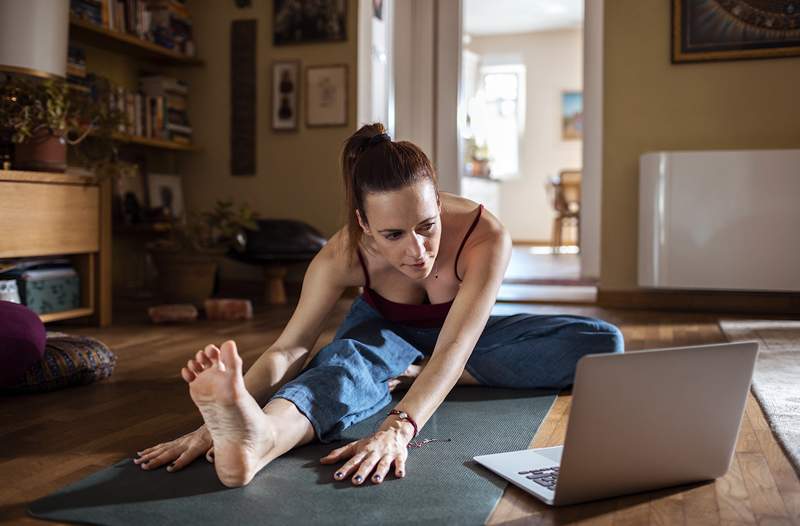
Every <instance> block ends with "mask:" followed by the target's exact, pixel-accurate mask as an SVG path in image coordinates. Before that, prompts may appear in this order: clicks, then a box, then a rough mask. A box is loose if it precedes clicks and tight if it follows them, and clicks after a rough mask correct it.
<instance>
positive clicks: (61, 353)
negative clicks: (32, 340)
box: [2, 332, 117, 393]
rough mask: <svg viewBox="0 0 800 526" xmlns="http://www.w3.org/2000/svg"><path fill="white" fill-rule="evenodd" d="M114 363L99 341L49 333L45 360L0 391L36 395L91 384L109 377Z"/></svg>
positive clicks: (115, 360) (113, 359)
mask: <svg viewBox="0 0 800 526" xmlns="http://www.w3.org/2000/svg"><path fill="white" fill-rule="evenodd" d="M116 363H117V357H116V355H114V353H113V352H111V350H110V349H109V348H108V347H106V345H105V344H104V343H103V342H101V341H99V340H96V339H94V338H89V337H87V336H72V335H69V334H64V333H60V332H48V333H47V343H46V345H45V352H44V357H43V358H42V359H41V360H39V361H38V362H36V363H35V364H34V365H33V366H32V367H30V368H29V369H28V370H27V371H25V374H24V376H23V377H22V378H21V379H20V380H19V381H18V382H16V383H15V384H14V385H11V386H5V387H3V388H2V391H4V392H6V393H38V392H45V391H53V390H56V389H62V388H64V387H69V386H74V385H85V384H90V383H92V382H96V381H98V380H102V379H103V378H108V377H109V376H111V373H112V372H113V371H114V365H116Z"/></svg>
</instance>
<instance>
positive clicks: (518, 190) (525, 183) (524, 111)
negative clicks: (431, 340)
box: [458, 0, 599, 303]
mask: <svg viewBox="0 0 800 526" xmlns="http://www.w3.org/2000/svg"><path fill="white" fill-rule="evenodd" d="M461 35H462V36H461V39H462V40H461V42H462V46H461V85H460V89H461V105H462V111H459V115H460V116H462V118H460V122H459V126H458V134H459V141H460V147H461V151H462V152H463V156H462V157H463V159H462V170H461V185H460V186H461V195H464V196H465V197H468V198H470V199H472V200H474V201H476V202H480V203H483V204H484V206H485V207H487V208H488V209H489V210H490V211H491V212H492V213H493V214H495V215H496V216H497V217H498V218H500V220H501V221H502V222H503V223H504V224H505V225H506V227H507V228H508V230H509V231H510V233H511V237H512V239H513V241H514V246H513V254H512V260H511V263H510V265H509V268H508V270H507V272H506V279H505V280H504V282H503V286H502V287H501V289H500V292H499V294H498V301H514V302H520V301H534V302H538V301H548V302H553V301H565V302H569V303H593V302H594V301H595V298H596V284H597V279H596V274H595V275H594V276H592V275H587V274H586V273H584V272H582V269H581V266H582V265H581V262H582V259H585V254H581V250H582V246H581V245H582V243H581V242H582V239H581V232H582V231H583V230H585V226H584V225H581V219H582V215H583V214H582V210H581V208H582V205H583V202H584V201H585V196H582V195H581V194H582V193H583V192H582V190H583V189H584V186H585V185H584V184H583V181H582V179H583V171H584V170H583V166H584V159H583V153H584V144H583V141H584V133H585V130H584V113H583V91H584V89H583V88H584V85H583V80H584V78H583V77H584V3H583V0H535V1H532V0H498V1H494V2H485V1H482V0H463V3H462V31H461ZM598 215H599V214H598ZM585 220H586V219H584V221H585ZM582 256H583V257H582Z"/></svg>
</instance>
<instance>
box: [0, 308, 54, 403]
mask: <svg viewBox="0 0 800 526" xmlns="http://www.w3.org/2000/svg"><path fill="white" fill-rule="evenodd" d="M46 339H47V338H46V331H45V330H44V324H43V323H42V320H40V319H39V316H38V315H37V314H36V313H35V312H33V311H32V310H30V309H29V308H27V307H25V306H24V305H19V304H17V303H11V302H10V301H0V363H2V366H0V387H6V386H10V385H13V384H15V383H17V381H18V380H19V379H20V378H21V377H22V376H23V375H24V374H25V371H27V370H28V368H29V367H31V366H32V365H34V364H35V363H37V362H38V361H40V360H41V359H42V356H43V355H44V347H45V340H46Z"/></svg>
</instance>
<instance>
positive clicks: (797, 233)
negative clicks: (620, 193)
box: [639, 150, 800, 291]
mask: <svg viewBox="0 0 800 526" xmlns="http://www.w3.org/2000/svg"><path fill="white" fill-rule="evenodd" d="M639 286H640V287H654V288H673V289H709V290H713V289H724V290H763V291H767V290H769V291H800V150H738V151H706V152H654V153H646V154H644V155H642V156H641V158H640V164H639Z"/></svg>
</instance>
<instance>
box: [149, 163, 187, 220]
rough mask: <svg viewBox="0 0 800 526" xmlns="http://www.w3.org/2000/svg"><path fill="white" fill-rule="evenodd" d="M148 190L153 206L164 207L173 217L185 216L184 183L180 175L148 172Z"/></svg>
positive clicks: (151, 205)
mask: <svg viewBox="0 0 800 526" xmlns="http://www.w3.org/2000/svg"><path fill="white" fill-rule="evenodd" d="M147 190H148V197H149V198H150V207H151V208H162V209H164V210H166V212H167V214H168V215H169V217H172V218H173V219H180V218H182V217H183V185H182V184H181V176H180V175H173V174H148V175H147Z"/></svg>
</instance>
